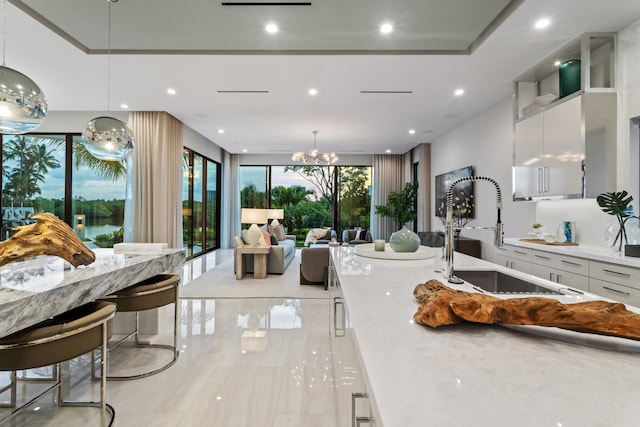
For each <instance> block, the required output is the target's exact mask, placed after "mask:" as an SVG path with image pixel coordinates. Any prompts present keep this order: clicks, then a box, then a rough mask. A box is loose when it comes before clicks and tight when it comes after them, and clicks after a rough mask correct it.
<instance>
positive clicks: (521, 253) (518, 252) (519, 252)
mask: <svg viewBox="0 0 640 427" xmlns="http://www.w3.org/2000/svg"><path fill="white" fill-rule="evenodd" d="M513 252H514V253H516V254H520V255H529V254H528V253H526V252H522V251H513Z"/></svg>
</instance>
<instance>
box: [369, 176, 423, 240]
mask: <svg viewBox="0 0 640 427" xmlns="http://www.w3.org/2000/svg"><path fill="white" fill-rule="evenodd" d="M417 195H418V183H417V182H408V183H406V184H405V186H404V188H403V189H402V191H400V192H398V193H396V192H394V191H392V192H390V193H389V195H388V196H387V204H386V205H377V206H376V210H375V212H376V214H378V215H380V216H386V217H390V218H393V220H394V221H395V223H396V230H398V231H396V232H395V233H393V234H392V235H391V237H390V238H389V245H390V246H391V248H392V249H393V250H394V251H396V252H415V251H417V250H418V248H419V247H420V237H418V235H417V234H416V233H414V232H413V231H411V230H409V229H408V228H407V227H406V226H405V224H406V223H407V222H409V221H413V220H415V219H416V218H417V214H416V209H415V203H416V197H417Z"/></svg>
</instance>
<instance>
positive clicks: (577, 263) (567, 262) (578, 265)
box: [560, 259, 582, 267]
mask: <svg viewBox="0 0 640 427" xmlns="http://www.w3.org/2000/svg"><path fill="white" fill-rule="evenodd" d="M560 262H561V263H563V264H569V265H575V266H576V267H580V266H581V265H582V264H580V263H579V262H571V261H565V260H563V259H561V260H560Z"/></svg>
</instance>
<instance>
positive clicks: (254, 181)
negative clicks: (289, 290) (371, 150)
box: [239, 166, 371, 240]
mask: <svg viewBox="0 0 640 427" xmlns="http://www.w3.org/2000/svg"><path fill="white" fill-rule="evenodd" d="M239 176H240V200H241V207H244V208H248V207H257V208H264V207H270V208H283V209H284V211H285V217H284V220H281V221H280V222H281V223H283V224H284V226H285V227H286V228H287V231H288V233H290V234H295V235H296V236H297V238H298V240H304V238H305V236H306V233H307V232H308V231H309V229H311V228H317V227H331V228H334V229H336V231H337V232H338V233H340V232H341V230H343V229H348V228H352V227H362V228H365V229H367V228H369V215H370V214H369V212H370V210H371V194H370V188H371V167H369V166H362V167H359V166H340V167H338V166H241V167H240V174H239Z"/></svg>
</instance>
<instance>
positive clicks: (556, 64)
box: [553, 61, 561, 67]
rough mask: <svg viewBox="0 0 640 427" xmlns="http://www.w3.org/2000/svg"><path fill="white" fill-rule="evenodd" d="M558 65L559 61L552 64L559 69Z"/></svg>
mask: <svg viewBox="0 0 640 427" xmlns="http://www.w3.org/2000/svg"><path fill="white" fill-rule="evenodd" d="M560 64H561V62H560V61H556V62H554V63H553V65H555V66H556V67H559V66H560Z"/></svg>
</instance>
